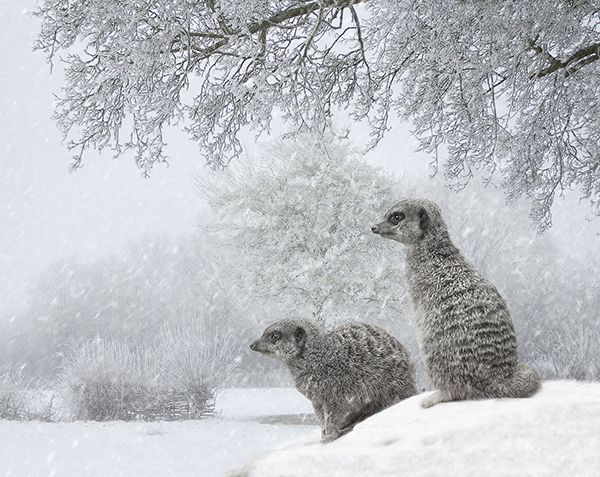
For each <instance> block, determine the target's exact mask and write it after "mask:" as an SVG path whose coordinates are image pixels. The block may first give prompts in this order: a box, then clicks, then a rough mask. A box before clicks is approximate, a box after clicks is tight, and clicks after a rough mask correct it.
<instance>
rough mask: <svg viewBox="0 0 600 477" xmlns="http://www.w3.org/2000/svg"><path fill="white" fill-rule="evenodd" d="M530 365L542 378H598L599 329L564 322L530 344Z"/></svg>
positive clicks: (599, 368)
mask: <svg viewBox="0 0 600 477" xmlns="http://www.w3.org/2000/svg"><path fill="white" fill-rule="evenodd" d="M532 357H533V361H534V364H535V366H536V368H537V369H538V371H539V372H540V374H541V375H542V377H543V378H544V379H556V378H560V379H576V380H579V381H598V380H600V329H598V328H594V327H593V326H592V325H590V324H584V323H580V324H573V323H568V324H565V325H564V326H562V327H561V328H560V329H553V330H551V331H549V332H547V333H545V334H544V336H541V337H539V338H538V339H537V340H536V341H535V342H534V343H533V344H532Z"/></svg>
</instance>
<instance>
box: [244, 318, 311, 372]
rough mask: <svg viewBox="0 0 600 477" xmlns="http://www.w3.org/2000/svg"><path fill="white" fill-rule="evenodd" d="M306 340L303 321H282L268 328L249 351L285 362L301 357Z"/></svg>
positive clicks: (305, 327)
mask: <svg viewBox="0 0 600 477" xmlns="http://www.w3.org/2000/svg"><path fill="white" fill-rule="evenodd" d="M306 340H307V324H306V323H305V322H304V320H282V321H278V322H276V323H273V324H272V325H271V326H269V327H268V328H267V329H266V330H265V331H264V332H263V334H262V336H261V337H260V338H259V339H257V340H256V341H254V342H253V343H252V344H251V345H250V349H251V350H252V351H257V352H259V353H263V354H265V355H268V356H272V357H274V358H276V359H279V360H281V361H284V362H285V361H289V360H291V359H293V358H295V357H297V356H300V355H302V352H303V351H304V347H305V346H306Z"/></svg>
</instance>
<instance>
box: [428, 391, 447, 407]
mask: <svg viewBox="0 0 600 477" xmlns="http://www.w3.org/2000/svg"><path fill="white" fill-rule="evenodd" d="M449 400H450V399H449V397H448V396H447V394H446V393H444V392H443V391H435V392H434V393H433V394H430V395H429V396H427V397H426V398H425V399H423V400H422V401H421V407H422V408H423V409H429V408H430V407H433V406H435V405H436V404H440V403H442V402H448V401H449Z"/></svg>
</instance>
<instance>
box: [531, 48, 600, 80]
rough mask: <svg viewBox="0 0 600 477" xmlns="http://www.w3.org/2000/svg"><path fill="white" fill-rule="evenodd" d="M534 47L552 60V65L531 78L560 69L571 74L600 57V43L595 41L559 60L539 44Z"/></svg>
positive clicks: (566, 74) (541, 76) (546, 74)
mask: <svg viewBox="0 0 600 477" xmlns="http://www.w3.org/2000/svg"><path fill="white" fill-rule="evenodd" d="M532 49H533V50H534V51H536V52H537V53H540V54H544V56H545V57H546V59H547V60H548V61H549V62H550V66H548V67H547V68H544V69H543V70H541V71H539V72H538V73H536V74H534V75H532V76H531V78H543V77H544V76H548V75H551V74H552V73H555V72H556V71H558V70H566V71H565V76H569V75H572V74H573V73H575V72H576V71H579V70H580V69H581V68H583V67H584V66H585V65H589V64H590V63H593V62H594V61H597V60H598V59H600V43H594V44H592V45H590V46H587V47H585V48H581V49H580V50H577V51H576V52H575V53H573V54H572V55H571V56H569V57H568V58H567V59H566V60H564V61H560V60H558V59H557V58H555V57H553V56H552V55H550V54H549V53H548V52H545V51H544V50H542V48H540V47H539V46H535V45H532Z"/></svg>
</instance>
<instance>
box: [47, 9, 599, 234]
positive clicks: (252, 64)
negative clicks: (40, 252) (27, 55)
mask: <svg viewBox="0 0 600 477" xmlns="http://www.w3.org/2000/svg"><path fill="white" fill-rule="evenodd" d="M599 12H600V9H599V7H598V4H597V2H594V1H574V0H554V1H547V0H532V1H529V2H518V1H502V2H500V1H491V0H410V1H408V0H377V1H375V0H370V1H361V0H286V1H269V0H235V1H232V0H205V1H200V0H169V1H166V0H144V1H140V2H123V1H121V0H41V2H40V6H39V8H38V10H37V14H38V16H39V17H40V19H41V33H40V35H39V40H38V43H37V47H38V48H39V49H41V50H43V51H45V52H46V54H47V55H48V58H49V59H50V61H51V62H52V61H53V59H55V57H56V56H57V55H58V54H61V53H62V54H63V56H62V58H63V60H64V61H65V63H66V76H65V87H64V91H63V93H62V95H61V97H60V100H59V102H58V106H57V109H56V118H57V120H58V123H59V124H60V126H61V127H62V129H63V131H64V132H65V135H66V136H67V137H68V138H69V142H68V144H69V146H70V147H71V148H73V149H74V150H75V151H76V156H75V160H74V165H75V166H78V165H80V164H81V161H82V158H83V154H84V152H85V151H86V149H88V148H99V149H102V148H106V147H110V148H112V149H113V150H114V152H115V153H116V154H120V153H122V152H123V151H124V150H127V149H133V150H134V151H135V154H136V158H137V162H138V164H139V165H140V167H142V168H143V169H144V171H146V172H148V171H149V170H150V168H151V166H152V164H154V163H156V162H157V161H164V160H165V159H166V154H165V149H164V146H165V141H164V137H163V131H164V130H165V127H166V126H167V125H170V124H180V125H181V126H182V127H183V128H184V129H185V130H186V131H187V132H188V133H189V135H190V136H191V138H193V139H194V140H195V141H197V142H198V143H199V145H200V147H201V150H202V153H203V154H204V156H205V157H206V160H207V161H208V163H209V164H211V165H213V166H218V165H223V164H226V163H227V162H228V160H229V159H230V158H232V157H234V156H236V155H239V154H240V152H241V146H240V142H239V139H238V133H239V131H240V130H241V128H243V127H244V126H251V127H254V128H256V129H257V130H258V131H259V132H262V131H265V130H268V129H269V126H270V123H271V120H272V118H273V117H274V115H276V114H277V115H279V114H281V115H282V117H283V118H284V119H285V120H287V122H288V125H289V127H290V129H291V130H299V129H303V128H306V127H311V126H314V125H315V124H319V125H322V126H323V127H325V126H326V125H327V124H328V122H329V119H330V118H331V117H332V115H333V114H334V113H335V111H336V110H339V109H340V108H341V109H346V110H348V112H349V113H350V114H352V115H353V116H354V118H355V119H356V120H366V121H367V122H368V123H369V124H370V126H371V132H372V144H371V145H372V146H374V145H376V144H377V142H378V141H379V140H380V139H381V138H382V137H383V135H384V134H385V132H386V130H387V129H388V119H389V117H390V116H391V115H392V114H397V115H399V116H400V117H402V118H405V119H409V120H410V121H411V122H412V123H413V124H414V126H415V128H414V129H415V134H416V136H417V137H418V139H419V140H420V145H421V148H422V149H423V150H425V151H428V152H429V153H431V157H432V158H433V161H432V162H433V166H434V167H435V168H437V166H438V157H440V156H438V152H440V151H441V152H442V153H443V154H444V155H445V154H447V160H446V161H445V162H444V170H445V175H446V176H447V178H448V179H449V181H450V182H451V183H452V184H454V185H459V186H460V185H463V184H464V183H465V182H467V181H469V180H470V179H471V177H472V176H473V175H474V173H475V172H476V171H477V170H478V169H479V170H480V172H481V171H483V174H484V178H485V180H490V179H494V180H497V182H499V183H502V184H503V185H504V186H505V188H506V191H507V193H508V195H509V196H510V197H518V196H521V195H527V196H529V197H530V198H531V199H532V200H533V208H532V212H531V214H532V216H533V218H534V219H535V220H536V221H537V222H538V224H539V225H540V226H541V227H542V228H544V227H547V226H549V225H550V223H551V214H550V206H551V204H552V202H553V200H554V197H555V195H556V194H557V193H560V192H561V191H563V190H564V189H569V188H574V189H576V190H578V191H580V192H581V194H582V196H583V197H585V198H587V199H589V201H590V203H591V206H592V210H593V211H594V212H596V213H598V212H600V158H599V152H598V151H599V150H600V147H599V146H600V106H599V104H600V82H599V80H598V78H599V74H598V73H599V66H598V65H599V64H600V63H599V62H598V61H597V60H598V58H599V50H598V49H599V46H600V21H599V18H598V16H599Z"/></svg>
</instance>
